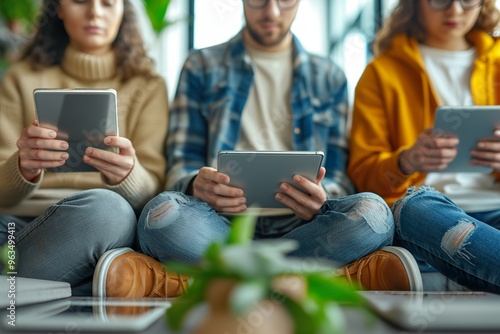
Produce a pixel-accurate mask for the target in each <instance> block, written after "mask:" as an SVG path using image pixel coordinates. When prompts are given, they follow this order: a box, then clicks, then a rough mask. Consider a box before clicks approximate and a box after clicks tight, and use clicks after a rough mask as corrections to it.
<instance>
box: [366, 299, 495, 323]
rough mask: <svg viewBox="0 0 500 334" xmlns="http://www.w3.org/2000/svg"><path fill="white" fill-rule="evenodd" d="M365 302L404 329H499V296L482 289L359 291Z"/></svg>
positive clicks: (381, 315)
mask: <svg viewBox="0 0 500 334" xmlns="http://www.w3.org/2000/svg"><path fill="white" fill-rule="evenodd" d="M359 294H360V295H361V297H362V298H363V299H364V300H365V301H366V303H367V305H368V306H369V307H370V308H371V309H372V310H373V311H374V312H375V313H377V314H378V315H379V316H380V317H382V318H383V319H385V320H387V321H388V322H390V323H392V324H394V325H396V326H398V327H400V328H403V329H407V330H412V331H418V332H423V331H425V330H462V331H463V330H481V331H484V330H488V331H490V330H495V329H496V330H498V329H500V318H499V317H497V316H496V315H497V314H500V296H498V295H496V294H492V293H488V292H482V291H359Z"/></svg>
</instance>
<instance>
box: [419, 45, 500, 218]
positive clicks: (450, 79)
mask: <svg viewBox="0 0 500 334" xmlns="http://www.w3.org/2000/svg"><path fill="white" fill-rule="evenodd" d="M420 53H421V55H422V58H423V60H424V64H425V67H426V70H427V74H428V75H429V77H430V79H431V82H432V83H433V86H434V89H435V90H436V93H437V94H438V97H439V104H440V105H462V106H471V105H473V104H474V101H473V99H472V94H471V89H470V81H471V75H472V68H473V64H474V60H475V58H476V49H475V48H471V49H469V50H465V51H448V50H440V49H436V48H431V47H428V46H425V45H420ZM424 183H425V185H428V186H432V187H434V188H435V189H436V190H439V191H440V192H442V193H443V194H445V195H446V196H448V197H449V198H450V199H451V200H453V201H454V202H455V203H456V204H457V205H458V206H460V207H461V208H462V209H463V210H464V211H467V212H486V211H491V210H496V209H499V208H500V185H496V184H495V177H494V176H493V175H491V174H480V173H429V174H428V175H427V178H426V179H425V182H424Z"/></svg>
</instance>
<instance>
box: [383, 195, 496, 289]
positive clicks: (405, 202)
mask: <svg viewBox="0 0 500 334" xmlns="http://www.w3.org/2000/svg"><path fill="white" fill-rule="evenodd" d="M392 211H393V214H394V222H395V224H396V239H397V242H398V244H399V245H401V246H403V247H405V248H407V249H408V250H409V251H410V252H411V253H412V254H413V255H414V256H415V257H416V258H417V259H418V260H423V261H426V262H428V263H429V264H430V265H432V266H433V267H434V268H436V269H437V270H438V271H439V272H441V273H442V274H443V275H445V276H446V277H448V278H449V279H451V280H453V281H455V282H457V283H459V284H461V285H463V286H465V287H467V288H469V289H472V290H482V291H491V292H496V293H500V210H497V211H493V212H486V213H476V214H467V213H465V212H464V211H463V210H462V209H460V208H459V207H458V206H456V205H455V204H454V203H453V202H452V201H451V200H450V199H448V198H447V197H446V196H444V195H442V194H441V193H439V192H437V191H435V190H434V189H432V188H429V187H421V188H415V187H413V188H410V189H409V190H408V193H407V194H406V196H405V197H403V198H401V199H400V200H399V201H397V202H396V203H395V204H394V205H393V207H392Z"/></svg>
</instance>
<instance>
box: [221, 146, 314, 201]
mask: <svg viewBox="0 0 500 334" xmlns="http://www.w3.org/2000/svg"><path fill="white" fill-rule="evenodd" d="M322 161H323V152H319V151H316V152H309V151H286V152H275V151H220V152H219V154H218V157H217V170H218V171H220V172H222V173H225V174H227V175H228V176H229V178H230V180H231V181H230V185H231V186H234V187H237V188H241V189H243V191H244V193H245V197H246V199H247V207H255V208H285V206H284V205H283V204H281V203H280V202H278V201H277V200H276V199H275V198H274V196H275V195H276V193H277V192H280V188H279V186H280V184H281V183H282V182H287V183H289V184H291V185H294V182H293V181H292V178H293V176H294V175H296V174H298V175H302V176H304V177H306V178H308V179H309V180H311V181H315V180H316V178H317V176H318V172H319V169H320V167H321V163H322Z"/></svg>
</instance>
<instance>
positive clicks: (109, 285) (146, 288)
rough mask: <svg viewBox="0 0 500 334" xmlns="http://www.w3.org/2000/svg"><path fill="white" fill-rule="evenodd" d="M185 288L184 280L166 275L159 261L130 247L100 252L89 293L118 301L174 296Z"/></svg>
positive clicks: (178, 276)
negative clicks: (100, 255) (118, 299)
mask: <svg viewBox="0 0 500 334" xmlns="http://www.w3.org/2000/svg"><path fill="white" fill-rule="evenodd" d="M186 286H187V278H186V277H182V276H180V275H178V274H172V273H169V272H168V271H167V270H166V268H165V267H164V266H163V265H162V264H161V263H160V262H159V261H156V260H155V259H153V258H152V257H150V256H147V255H145V254H142V253H137V252H134V251H133V250H132V249H130V248H120V249H114V250H111V251H108V252H106V253H104V254H103V256H102V257H101V258H100V259H99V262H98V264H97V266H96V270H95V273H94V281H93V294H94V296H97V297H122V298H135V297H163V298H164V297H176V296H179V295H181V294H182V293H183V292H184V291H185V289H186Z"/></svg>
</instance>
